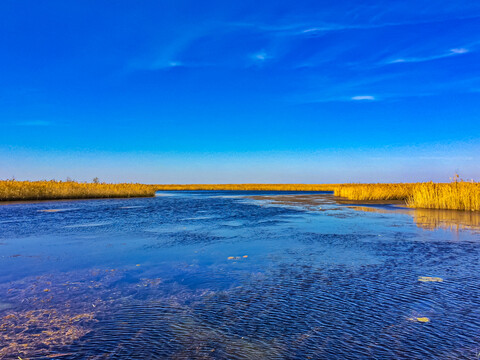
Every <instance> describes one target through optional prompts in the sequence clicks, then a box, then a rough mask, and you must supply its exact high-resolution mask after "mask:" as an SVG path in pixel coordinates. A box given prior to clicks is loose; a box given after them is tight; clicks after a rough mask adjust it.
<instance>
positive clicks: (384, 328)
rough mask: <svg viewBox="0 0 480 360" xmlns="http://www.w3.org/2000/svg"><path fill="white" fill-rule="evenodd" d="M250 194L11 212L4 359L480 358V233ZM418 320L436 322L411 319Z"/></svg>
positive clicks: (328, 202) (1, 236) (4, 278)
mask: <svg viewBox="0 0 480 360" xmlns="http://www.w3.org/2000/svg"><path fill="white" fill-rule="evenodd" d="M239 195H242V196H239ZM244 195H245V193H233V194H232V193H230V192H204V193H200V192H186V193H182V192H177V193H173V194H172V195H171V196H158V197H156V198H143V199H129V200H125V199H108V200H91V201H70V202H69V201H65V202H55V203H51V202H50V203H49V202H45V203H35V204H18V205H7V206H2V207H0V219H1V221H2V223H1V224H0V227H1V230H2V231H1V232H0V260H1V261H2V267H0V295H1V297H0V298H1V299H2V300H1V302H0V317H2V319H3V320H2V323H3V325H2V326H5V329H6V330H5V331H3V332H0V344H2V345H4V346H3V348H4V350H2V351H4V352H5V353H7V352H8V354H13V355H14V356H21V357H24V358H25V357H27V355H28V356H31V355H32V354H46V353H49V354H51V353H66V354H68V355H65V356H64V357H63V358H65V359H70V358H71V359H77V358H78V359H80V358H85V357H87V356H103V355H105V356H107V355H108V356H110V357H114V358H151V357H155V356H157V357H171V358H192V357H204V358H209V357H213V358H238V359H240V358H268V357H269V356H270V357H272V358H301V359H304V358H306V357H309V356H310V357H312V358H329V359H330V358H332V359H337V358H338V359H344V358H365V357H367V358H375V357H377V358H423V359H425V358H432V359H433V358H448V357H456V358H458V357H460V358H461V357H462V356H464V355H465V354H467V355H468V354H472V353H473V351H474V347H475V346H476V344H477V343H478V341H477V340H478V339H477V337H478V335H477V334H478V333H479V330H480V314H479V310H478V309H479V308H480V306H479V305H480V285H479V284H480V278H479V275H478V274H480V271H479V270H480V269H479V266H480V261H479V259H480V249H479V248H478V246H477V243H476V242H475V240H476V239H477V238H478V234H476V233H475V232H473V231H470V230H467V228H466V227H465V228H461V229H463V230H462V231H454V232H452V231H450V230H446V229H443V228H434V227H431V228H430V230H429V231H425V230H424V228H422V227H419V226H417V224H419V221H420V220H418V219H423V220H422V221H423V224H426V223H427V221H430V220H425V218H427V219H431V218H435V217H434V216H433V214H434V212H432V211H426V212H425V211H421V212H416V211H413V210H409V209H395V208H393V207H388V206H384V207H371V206H366V207H364V208H361V209H359V208H356V209H352V208H351V207H349V206H347V205H344V204H337V203H336V202H335V201H333V199H332V197H331V195H328V194H320V195H318V194H317V195H301V196H300V197H299V196H298V194H297V195H294V194H290V195H288V196H285V194H282V195H281V196H280V194H275V193H273V194H272V193H266V194H265V195H264V196H263V197H262V196H259V195H261V194H259V193H252V194H250V195H251V196H252V197H250V198H245V197H244ZM312 197H314V198H315V201H313V202H310V203H309V201H308V200H309V199H311V198H312ZM48 209H61V210H70V209H75V211H59V212H43V211H41V210H48ZM359 210H364V211H359ZM370 210H371V211H370ZM414 214H417V215H414ZM412 215H413V216H414V219H415V222H414V221H412ZM415 216H416V218H415ZM445 218H447V216H446V215H443V214H442V215H438V216H437V219H443V220H442V221H443V222H445V221H446V220H445ZM467 218H468V217H467ZM472 218H473V219H474V218H475V217H474V216H473V215H472ZM448 219H449V221H454V220H452V219H453V218H452V217H450V218H448ZM455 219H456V218H455ZM436 221H437V222H435V224H438V223H439V221H440V220H436ZM455 221H458V220H455ZM462 221H464V219H463V218H462ZM424 227H425V228H426V226H424ZM419 276H435V277H440V278H442V279H443V280H444V281H443V282H439V283H422V282H419V281H418V277H419ZM28 317H30V318H32V319H33V320H32V321H31V322H28V321H27V320H26V319H27V318H28ZM416 317H428V318H429V319H430V321H429V322H428V323H427V324H420V323H415V322H413V321H410V320H408V319H415V318H416ZM47 318H48V319H49V320H48V321H46V320H45V319H47ZM460 319H464V320H460ZM52 329H53V330H52ZM55 329H57V330H55ZM58 329H61V331H60V330H58ZM62 334H63V335H62ZM64 334H70V335H69V336H65V335H64ZM23 343H28V344H29V345H28V346H27V347H22V344H23ZM12 344H13V345H12ZM15 344H16V345H15ZM17 345H18V346H17Z"/></svg>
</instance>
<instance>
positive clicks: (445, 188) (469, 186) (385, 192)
mask: <svg viewBox="0 0 480 360" xmlns="http://www.w3.org/2000/svg"><path fill="white" fill-rule="evenodd" d="M334 193H335V195H336V196H341V197H345V198H347V199H350V200H403V201H405V204H406V205H407V206H409V207H414V208H424V209H445V210H471V211H480V183H478V182H466V181H456V180H455V181H454V182H452V183H434V182H427V183H405V184H342V185H338V186H336V187H335V189H334Z"/></svg>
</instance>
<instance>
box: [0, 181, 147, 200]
mask: <svg viewBox="0 0 480 360" xmlns="http://www.w3.org/2000/svg"><path fill="white" fill-rule="evenodd" d="M155 191H156V188H155V187H153V186H152V185H143V184H104V183H103V184H98V183H81V182H76V181H55V180H51V181H16V180H2V181H0V201H16V200H55V199H89V198H124V197H125V198H126V197H148V196H154V195H155Z"/></svg>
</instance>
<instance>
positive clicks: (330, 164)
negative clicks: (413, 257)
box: [0, 0, 480, 184]
mask: <svg viewBox="0 0 480 360" xmlns="http://www.w3.org/2000/svg"><path fill="white" fill-rule="evenodd" d="M0 14H1V16H2V21H1V22H0V45H1V49H2V50H1V51H2V56H0V79H1V81H0V179H7V178H12V177H15V178H16V179H19V180H26V179H30V180H38V179H57V180H64V179H65V178H66V177H70V178H72V179H76V180H80V181H88V180H91V179H93V177H99V178H100V180H102V181H108V182H131V181H133V182H144V183H159V184H160V183H246V182H249V183H338V182H387V181H388V182H398V181H429V180H433V181H449V177H452V176H453V175H454V174H455V173H456V172H458V173H459V174H460V176H461V177H462V178H464V179H472V178H473V179H475V180H477V181H480V165H479V164H480V3H478V2H472V1H464V0H461V1H455V2H453V1H446V0H443V1H442V0H440V1H436V2H432V1H429V0H428V1H427V0H406V1H402V2H392V1H382V0H370V1H369V0H367V1H352V0H347V1H318V0H316V1H313V0H311V1H305V0H300V1H295V2H293V1H281V0H276V1H263V2H261V3H258V2H254V1H249V0H247V1H242V2H232V1H220V0H218V1H202V2H198V1H191V0H188V1H187V0H176V1H162V2H158V1H153V0H152V1H142V2H135V1H124V0H122V1H116V2H114V3H112V2H107V1H93V0H91V1H68V2H65V1H60V0H55V1H45V2H33V1H24V0H5V1H2V2H1V3H0Z"/></svg>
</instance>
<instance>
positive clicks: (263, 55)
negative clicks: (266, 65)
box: [251, 50, 269, 62]
mask: <svg viewBox="0 0 480 360" xmlns="http://www.w3.org/2000/svg"><path fill="white" fill-rule="evenodd" d="M251 58H252V59H253V60H256V61H260V62H263V61H265V60H267V59H268V58H269V56H268V55H267V53H266V52H265V51H263V50H262V51H260V52H258V53H255V54H252V56H251Z"/></svg>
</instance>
